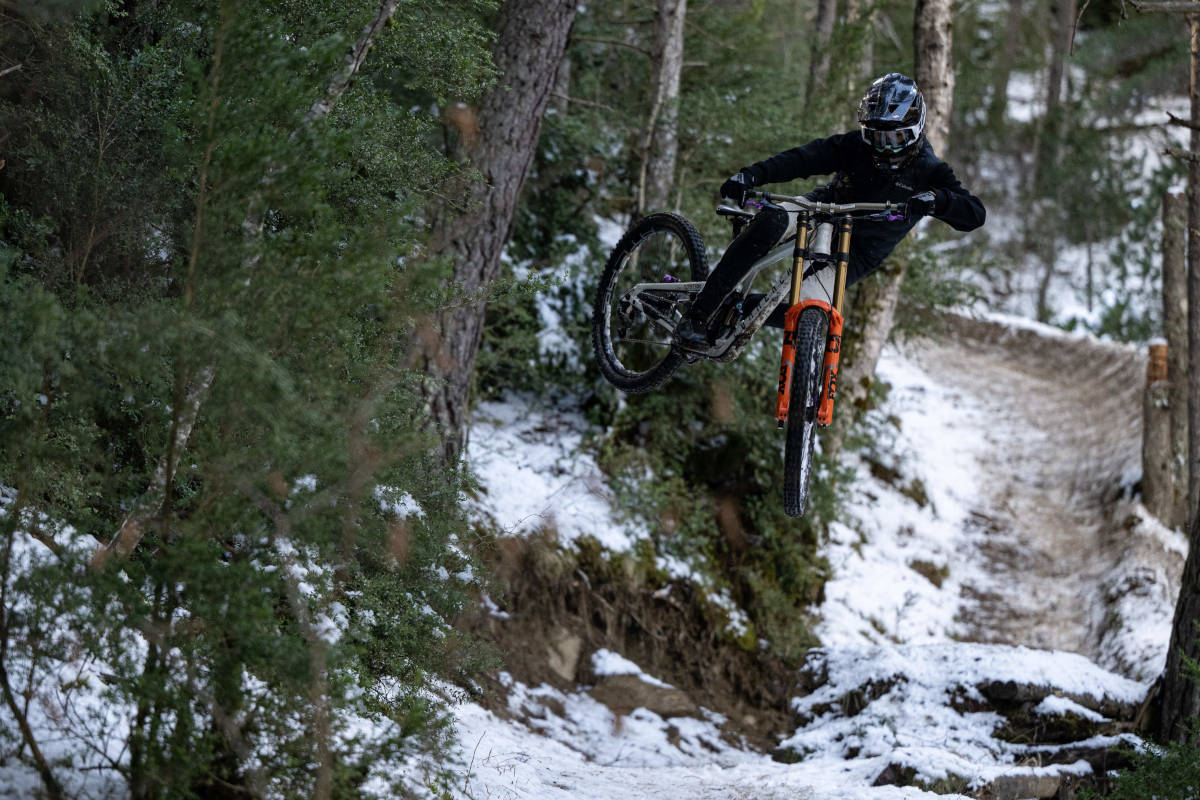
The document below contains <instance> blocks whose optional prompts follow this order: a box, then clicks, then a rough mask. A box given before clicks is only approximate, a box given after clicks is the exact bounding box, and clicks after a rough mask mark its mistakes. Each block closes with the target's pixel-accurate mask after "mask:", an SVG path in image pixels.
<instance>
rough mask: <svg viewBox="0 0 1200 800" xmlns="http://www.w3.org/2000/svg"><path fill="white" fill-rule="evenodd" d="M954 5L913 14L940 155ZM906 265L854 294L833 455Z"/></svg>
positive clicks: (870, 375)
mask: <svg viewBox="0 0 1200 800" xmlns="http://www.w3.org/2000/svg"><path fill="white" fill-rule="evenodd" d="M950 5H951V2H950V0H917V6H916V11H915V12H914V15H913V51H914V53H913V55H914V60H915V63H916V70H915V73H916V74H915V75H914V76H913V77H914V79H915V80H916V82H917V86H919V87H920V88H921V92H922V94H924V96H925V106H926V111H925V135H926V137H928V139H929V143H930V144H931V145H932V146H933V149H934V151H935V152H938V153H940V152H941V151H942V150H943V149H944V148H945V146H946V142H947V139H948V138H949V133H950V113H951V110H952V104H953V100H954V68H953V60H952V52H953V33H954V25H953V21H952V19H951V17H950ZM906 269H907V267H906V265H905V264H903V263H898V264H892V265H890V266H889V267H888V268H885V269H882V270H880V271H879V272H878V273H876V274H875V275H873V276H872V277H870V278H868V279H867V280H865V281H863V282H862V283H861V284H859V286H858V288H857V290H856V292H855V294H854V300H853V302H852V304H851V307H850V313H849V314H848V315H847V316H846V319H847V325H850V326H852V328H851V329H852V330H853V331H855V333H853V334H852V335H848V336H846V338H845V340H844V345H843V351H842V361H841V363H842V366H841V369H840V372H839V380H838V385H839V388H840V389H841V391H842V393H843V394H842V397H843V402H842V407H841V413H840V414H839V417H838V422H837V424H836V425H835V426H833V427H832V428H831V430H830V431H829V432H828V435H826V436H825V437H824V443H823V444H824V449H825V451H826V452H827V453H829V454H831V455H836V454H837V453H838V451H840V450H841V445H842V440H843V438H844V436H845V433H846V431H848V430H849V429H850V428H851V427H853V425H854V423H855V422H856V421H857V420H858V418H859V417H860V416H861V415H862V412H863V411H865V410H866V408H867V398H868V396H869V394H870V391H871V384H872V382H873V381H874V379H875V367H876V366H877V365H878V364H879V356H880V354H881V353H882V352H883V345H884V344H885V343H886V342H887V339H888V336H889V335H890V334H891V332H892V323H893V322H894V321H895V319H896V305H897V303H899V301H900V287H901V285H902V284H903V282H904V273H905V271H906ZM847 400H848V401H849V402H846V401H847ZM847 406H849V407H848V408H847Z"/></svg>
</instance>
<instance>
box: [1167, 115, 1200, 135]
mask: <svg viewBox="0 0 1200 800" xmlns="http://www.w3.org/2000/svg"><path fill="white" fill-rule="evenodd" d="M1167 116H1168V117H1170V123H1171V124H1172V125H1180V126H1182V127H1184V128H1191V129H1192V130H1194V131H1200V123H1195V122H1192V121H1191V120H1187V119H1182V118H1181V117H1177V116H1175V115H1174V114H1172V113H1171V112H1170V111H1168V112H1167Z"/></svg>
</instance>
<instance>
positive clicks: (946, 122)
mask: <svg viewBox="0 0 1200 800" xmlns="http://www.w3.org/2000/svg"><path fill="white" fill-rule="evenodd" d="M953 42H954V21H953V18H952V17H951V16H950V0H917V7H916V12H915V14H914V17H913V50H914V51H915V53H914V63H915V64H916V70H915V72H916V74H915V75H914V76H913V77H914V78H915V79H916V81H917V86H920V87H921V92H922V93H924V95H925V104H926V106H928V111H927V112H926V117H925V136H926V138H928V139H929V143H930V144H931V145H933V150H934V152H936V153H937V154H938V155H939V156H942V157H945V154H946V151H947V149H949V146H950V112H951V110H952V108H953V106H954V66H953V55H954V53H953Z"/></svg>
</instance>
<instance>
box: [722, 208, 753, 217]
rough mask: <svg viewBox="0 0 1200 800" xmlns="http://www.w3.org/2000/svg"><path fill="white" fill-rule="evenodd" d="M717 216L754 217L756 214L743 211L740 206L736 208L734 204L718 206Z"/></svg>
mask: <svg viewBox="0 0 1200 800" xmlns="http://www.w3.org/2000/svg"><path fill="white" fill-rule="evenodd" d="M717 216H721V217H741V218H743V219H752V218H753V217H754V214H752V213H750V212H749V211H743V210H742V209H740V208H734V207H733V206H717Z"/></svg>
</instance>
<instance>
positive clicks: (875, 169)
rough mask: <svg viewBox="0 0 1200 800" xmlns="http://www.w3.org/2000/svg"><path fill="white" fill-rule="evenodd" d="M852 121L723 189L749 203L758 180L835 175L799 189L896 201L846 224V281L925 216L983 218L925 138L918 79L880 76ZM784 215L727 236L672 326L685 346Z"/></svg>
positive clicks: (773, 240) (702, 336)
mask: <svg viewBox="0 0 1200 800" xmlns="http://www.w3.org/2000/svg"><path fill="white" fill-rule="evenodd" d="M858 122H859V128H860V129H859V130H856V131H850V132H848V133H841V134H837V135H835V136H830V137H829V138H827V139H814V140H813V141H811V142H809V143H808V144H805V145H802V146H800V147H794V148H792V149H791V150H785V151H784V152H782V153H779V154H777V155H774V156H771V157H770V158H768V159H767V160H765V161H759V162H758V163H756V164H753V165H752V166H749V167H743V168H742V169H741V170H740V171H739V172H738V173H737V174H736V175H734V176H732V177H731V178H729V180H727V181H725V183H724V184H722V185H721V196H722V197H727V198H729V199H731V200H735V201H737V204H738V205H739V206H742V205H744V204H745V202H746V198H747V194H748V193H749V191H750V190H751V189H753V188H754V187H756V186H762V185H763V184H767V183H780V182H784V181H790V180H794V179H796V178H807V177H809V176H811V175H827V174H829V173H833V174H834V178H833V180H832V181H831V182H830V183H828V184H827V185H825V186H823V187H820V188H818V189H816V190H814V191H812V192H809V193H808V194H807V195H806V196H807V197H808V198H810V199H812V200H816V201H818V202H822V203H855V202H859V203H881V202H885V201H892V202H903V203H904V204H905V220H904V221H903V222H898V223H888V222H870V221H863V222H858V223H856V224H855V225H854V228H853V232H852V233H851V239H850V241H851V245H850V265H849V270H848V274H847V279H846V283H847V285H848V286H849V285H852V284H854V283H856V282H858V281H860V280H862V279H863V278H865V277H866V276H867V275H870V274H871V273H872V272H874V271H875V270H877V269H879V267H880V265H881V264H882V263H883V259H885V258H886V257H887V256H888V254H889V253H891V252H892V250H893V249H894V248H895V247H896V245H897V244H899V242H900V240H901V239H903V238H904V237H905V236H906V235H907V234H908V232H909V231H910V230H911V229H912V228H913V226H914V225H916V224H917V222H918V221H919V220H920V218H921V217H923V216H933V217H936V218H937V219H940V220H942V221H943V222H946V223H948V224H949V225H950V226H951V227H952V228H954V229H955V230H959V231H970V230H974V229H975V228H978V227H979V226H980V225H982V224H983V221H984V216H985V213H986V212H985V211H984V208H983V203H982V202H980V200H979V198H978V197H975V196H974V195H972V194H971V193H970V192H968V191H967V190H966V189H964V188H963V186H962V184H961V183H960V182H959V181H958V179H957V178H956V177H954V171H953V170H952V169H950V167H949V165H947V164H946V162H944V161H942V160H941V159H939V158H938V157H937V155H935V154H934V152H933V148H932V147H931V146H930V145H929V142H928V141H926V139H925V98H924V97H923V96H922V95H921V90H920V89H919V88H917V84H916V82H915V81H914V80H913V79H912V78H909V77H907V76H905V75H901V74H900V73H898V72H891V73H888V74H887V75H884V76H882V77H880V78H877V79H876V80H875V81H874V82H873V83H872V84H871V87H870V88H869V89H868V90H867V93H866V95H865V96H864V97H863V99H862V102H861V103H860V104H859V107H858ZM789 216H790V215H789V214H788V213H787V212H786V211H785V210H783V209H782V208H780V207H777V206H776V207H771V206H767V207H765V208H763V209H762V210H761V211H759V212H758V213H757V214H756V215H755V216H754V218H753V219H752V220H750V221H749V223H747V225H746V227H745V228H744V229H743V230H742V232H741V233H740V234H739V235H738V236H737V237H736V238H735V239H734V240H733V241H732V242H731V243H730V244H729V247H728V248H727V249H726V251H725V255H724V256H723V257H722V258H721V261H720V262H719V263H718V264H717V266H716V267H715V268H714V269H713V272H712V274H711V275H710V276H709V278H708V282H707V283H705V284H704V288H703V289H702V290H701V291H700V293H699V294H698V295H697V296H696V299H695V301H694V302H693V303H692V306H691V308H690V309H689V311H688V313H687V314H686V315H685V316H684V318H683V319H682V320H680V323H679V325H678V326H677V327H676V329H675V341H676V342H677V343H678V344H680V345H681V346H683V347H685V348H690V349H704V348H705V347H707V345H708V344H709V339H710V337H712V336H714V335H715V334H717V333H718V332H719V328H720V325H718V324H715V323H716V322H717V320H719V319H720V318H721V317H723V316H724V314H723V313H722V312H724V311H725V310H726V309H727V306H726V305H725V303H726V300H728V299H729V298H730V296H731V294H732V293H733V290H734V288H735V287H736V286H737V284H738V282H739V281H740V280H741V279H742V278H743V277H744V276H745V275H746V273H747V272H748V271H749V269H750V267H751V266H752V265H753V264H754V262H756V261H757V260H758V259H760V258H762V257H763V256H765V255H766V254H767V253H769V252H770V251H771V249H772V248H773V247H774V246H775V245H776V244H777V243H778V242H779V241H780V240H782V239H783V238H785V236H787V235H788V234H789V233H791V231H790V230H789Z"/></svg>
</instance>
